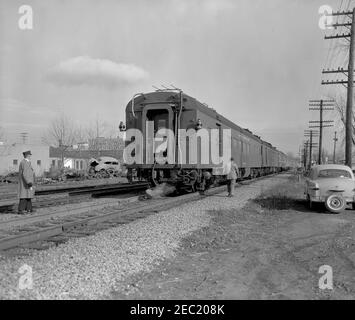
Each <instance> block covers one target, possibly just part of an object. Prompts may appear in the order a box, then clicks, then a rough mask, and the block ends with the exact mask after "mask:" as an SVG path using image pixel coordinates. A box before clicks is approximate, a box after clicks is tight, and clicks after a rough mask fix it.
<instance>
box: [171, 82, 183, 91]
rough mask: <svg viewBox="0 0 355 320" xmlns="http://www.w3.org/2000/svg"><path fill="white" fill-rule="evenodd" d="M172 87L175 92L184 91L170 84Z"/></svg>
mask: <svg viewBox="0 0 355 320" xmlns="http://www.w3.org/2000/svg"><path fill="white" fill-rule="evenodd" d="M170 86H171V87H172V88H174V89H175V90H178V91H182V90H181V89H179V88H176V87H175V86H174V85H173V84H170Z"/></svg>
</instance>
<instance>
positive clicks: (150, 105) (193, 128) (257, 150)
mask: <svg viewBox="0 0 355 320" xmlns="http://www.w3.org/2000/svg"><path fill="white" fill-rule="evenodd" d="M147 123H150V125H149V126H148V125H147ZM130 129H135V131H139V132H141V135H139V137H137V136H134V137H132V136H131V135H132V134H131V132H132V130H130ZM160 129H168V130H169V131H170V132H171V133H172V134H173V136H169V135H166V136H165V137H164V138H163V139H160V140H161V141H164V142H165V143H166V142H167V141H168V140H169V139H170V140H169V141H171V139H173V141H174V142H172V146H173V147H172V149H171V150H170V151H171V153H170V155H169V156H167V153H168V150H167V149H169V148H168V147H166V148H165V150H164V151H163V156H166V159H167V160H166V161H163V162H161V161H157V158H156V157H157V153H156V152H155V151H154V150H157V147H158V145H159V143H157V141H155V139H154V137H155V136H156V135H157V134H159V132H161V131H159V130H160ZM203 129H207V131H208V132H210V133H209V139H210V140H209V141H208V139H207V137H206V135H205V133H206V130H203ZM212 129H215V130H212ZM225 129H230V131H229V132H230V137H231V139H230V140H229V141H230V150H231V156H232V157H233V158H234V159H235V162H236V163H237V165H238V167H239V176H240V177H241V178H253V177H258V176H262V175H266V174H270V173H276V172H280V171H282V170H286V169H288V159H287V156H286V155H285V154H283V153H282V152H281V151H279V150H277V149H276V148H275V147H273V146H272V145H271V144H270V143H268V142H266V141H263V140H262V139H261V138H260V137H258V136H256V135H254V134H253V133H252V132H251V131H249V130H247V129H243V128H241V127H239V126H238V125H236V124H235V123H233V122H231V121H230V120H228V119H227V118H225V117H223V116H222V115H220V114H218V113H217V112H216V110H214V109H213V108H210V107H208V106H207V105H205V104H203V103H201V102H199V101H197V100H196V99H194V98H193V97H190V96H188V95H186V94H185V93H183V92H182V91H173V90H166V91H165V90H164V91H163V90H158V91H155V92H150V93H145V94H137V95H135V96H134V98H133V99H132V100H131V101H129V103H128V104H127V107H126V124H125V125H124V123H123V122H121V123H120V130H121V131H126V133H125V134H126V135H127V136H126V138H127V140H126V151H127V149H128V148H127V146H128V145H129V144H132V143H133V142H134V143H135V146H136V148H135V149H134V150H131V151H129V156H130V157H131V158H132V157H133V158H134V160H133V161H130V162H128V163H127V164H126V166H127V169H128V178H129V180H132V179H134V178H137V179H140V180H142V179H147V180H149V181H151V182H155V183H157V182H163V181H168V182H170V183H173V184H175V185H177V186H178V187H179V188H182V189H187V190H191V191H193V190H196V189H197V190H204V189H205V188H206V186H208V185H209V184H211V183H212V182H213V181H216V180H219V179H222V178H223V177H225V174H226V172H225V167H224V166H223V165H221V163H217V164H216V162H215V161H213V158H216V155H215V154H213V150H216V148H217V151H216V152H215V153H217V154H218V156H219V157H223V155H224V153H225V152H226V149H227V147H228V145H227V144H226V143H225V140H226V137H227V136H228V133H227V134H226V136H225V133H224V132H225V131H227V132H228V130H225ZM184 131H186V132H187V135H186V136H184V137H182V135H183V133H181V132H184ZM212 131H214V132H215V134H214V137H216V136H218V140H217V143H218V145H217V146H216V145H214V147H215V148H214V149H213V146H212V133H211V132H212ZM191 132H195V133H196V136H197V141H198V142H197V144H194V142H196V141H193V138H191V137H190V136H189V134H191ZM183 138H184V139H185V140H183ZM164 139H165V140H164ZM178 141H183V143H178ZM206 141H207V143H208V145H207V148H206ZM213 141H214V140H213ZM162 143H163V142H161V144H162ZM203 143H204V144H203ZM202 144H203V146H202ZM166 145H168V144H167V143H166ZM137 148H140V150H139V151H137ZM182 148H183V150H181V149H182ZM163 149H164V148H163ZM152 150H153V151H152ZM182 152H185V154H184V156H182V155H181V154H182ZM194 152H196V153H197V156H196V155H193V153H194ZM137 153H139V155H138V154H137ZM206 155H208V161H206V157H205V156H206ZM126 156H127V154H126ZM126 158H127V157H126ZM163 158H164V157H163ZM182 159H184V160H185V161H181V160H182ZM228 160H229V159H228Z"/></svg>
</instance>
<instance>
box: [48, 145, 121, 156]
mask: <svg viewBox="0 0 355 320" xmlns="http://www.w3.org/2000/svg"><path fill="white" fill-rule="evenodd" d="M49 157H50V158H61V157H62V152H61V149H60V148H54V147H50V149H49ZM64 157H65V158H71V159H91V158H97V157H113V158H116V159H122V157H123V150H122V149H120V150H66V151H64Z"/></svg>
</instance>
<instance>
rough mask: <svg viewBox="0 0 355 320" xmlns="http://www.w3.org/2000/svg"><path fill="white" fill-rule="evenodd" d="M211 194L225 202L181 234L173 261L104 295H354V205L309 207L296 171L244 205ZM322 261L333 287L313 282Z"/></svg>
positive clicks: (262, 297) (316, 281) (347, 297)
mask: <svg viewBox="0 0 355 320" xmlns="http://www.w3.org/2000/svg"><path fill="white" fill-rule="evenodd" d="M238 190H242V189H236V193H237V194H238ZM212 198H215V201H216V202H224V205H222V204H221V208H220V209H218V210H216V209H214V208H211V209H210V210H208V214H209V215H210V216H211V217H212V220H211V222H210V224H209V226H208V227H205V228H203V229H200V230H198V231H196V232H194V233H193V234H192V235H190V236H189V237H188V238H185V239H184V240H183V242H182V247H181V248H180V249H179V250H178V252H177V254H176V256H175V258H174V259H170V260H165V261H164V262H163V263H162V264H160V265H159V267H158V268H156V269H155V270H154V271H153V272H149V273H139V274H135V275H134V276H132V277H129V278H127V279H126V280H125V281H123V282H121V284H120V289H119V290H116V291H113V292H112V293H111V294H110V295H109V296H108V297H109V298H112V299H354V298H355V227H354V225H355V224H354V222H355V211H353V210H350V209H348V210H346V211H345V212H344V213H341V214H338V215H336V214H330V213H327V212H326V210H325V208H324V207H323V206H318V207H317V208H316V210H314V211H311V210H309V209H307V204H306V202H305V201H304V195H303V183H302V181H300V182H299V181H298V179H297V177H295V176H288V177H287V176H284V181H283V182H282V183H281V184H280V185H278V186H276V187H274V188H271V189H269V190H266V189H265V190H264V191H263V192H262V194H261V195H260V196H259V197H257V198H256V199H254V200H251V201H249V202H248V203H247V205H245V206H244V207H243V208H240V207H239V205H238V202H239V201H238V200H239V199H238V196H236V197H235V198H234V199H235V202H234V205H232V206H230V203H229V202H226V201H225V200H224V199H223V198H221V197H220V195H219V196H214V197H212ZM238 207H239V208H238ZM322 265H328V266H330V267H331V268H332V271H333V289H332V290H331V289H320V288H319V279H320V278H321V276H322V275H323V274H322V273H319V268H320V267H321V266H322ZM323 272H324V271H323Z"/></svg>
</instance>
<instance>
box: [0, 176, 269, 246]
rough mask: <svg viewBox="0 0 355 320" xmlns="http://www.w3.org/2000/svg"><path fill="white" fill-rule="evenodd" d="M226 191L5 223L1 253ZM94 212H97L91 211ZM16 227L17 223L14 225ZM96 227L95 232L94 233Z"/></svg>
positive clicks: (0, 230)
mask: <svg viewBox="0 0 355 320" xmlns="http://www.w3.org/2000/svg"><path fill="white" fill-rule="evenodd" d="M271 176H274V175H269V176H264V177H260V178H255V179H251V180H247V181H243V182H240V183H239V184H238V185H237V187H239V186H242V185H247V184H250V183H252V182H255V181H258V180H261V179H265V178H267V177H271ZM225 190H226V186H220V187H216V188H213V189H210V190H208V191H206V192H205V194H204V195H201V194H199V193H192V194H187V195H183V196H179V197H174V198H172V197H168V198H162V199H160V200H149V201H146V202H145V201H144V202H139V201H136V202H132V203H131V205H125V206H124V208H119V209H117V208H116V209H112V208H111V209H106V212H102V211H101V212H100V211H99V212H90V211H89V210H85V209H84V210H83V211H84V212H82V213H78V214H72V215H70V216H69V215H67V216H64V217H63V218H61V219H57V220H49V219H50V215H47V216H46V217H41V218H40V219H39V220H38V217H35V216H34V217H28V219H29V222H31V221H30V219H32V220H33V223H32V224H27V225H24V226H20V227H19V228H17V229H9V228H8V227H6V224H7V225H11V221H7V222H3V223H0V250H7V249H10V248H14V247H17V246H21V245H28V244H29V245H30V246H31V243H33V242H36V241H44V240H46V241H47V242H56V243H57V242H63V241H66V239H68V238H70V237H78V236H85V235H89V234H93V233H95V232H96V231H97V230H100V229H105V228H108V227H112V226H117V225H119V224H124V223H129V222H131V221H134V220H137V219H139V218H143V217H145V216H147V215H150V214H152V213H156V212H159V211H162V210H167V209H169V208H172V207H175V206H177V205H180V204H183V203H186V202H189V201H196V200H199V199H203V198H204V197H206V196H210V195H213V194H217V193H221V192H223V191H225ZM91 209H94V208H93V207H91ZM88 211H89V212H88ZM43 216H45V215H43ZM36 219H37V220H36ZM13 223H16V222H15V221H13ZM93 227H94V229H95V230H92V228H93Z"/></svg>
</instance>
